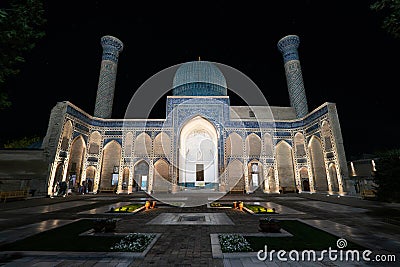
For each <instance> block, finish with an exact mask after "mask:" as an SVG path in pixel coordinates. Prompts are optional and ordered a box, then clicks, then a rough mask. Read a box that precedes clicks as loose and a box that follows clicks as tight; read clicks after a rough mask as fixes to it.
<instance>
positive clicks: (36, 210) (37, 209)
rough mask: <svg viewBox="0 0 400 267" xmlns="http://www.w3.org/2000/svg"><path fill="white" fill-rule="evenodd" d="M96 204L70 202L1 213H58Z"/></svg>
mask: <svg viewBox="0 0 400 267" xmlns="http://www.w3.org/2000/svg"><path fill="white" fill-rule="evenodd" d="M94 203H96V201H84V200H82V201H71V202H62V203H55V204H51V205H42V206H36V207H29V208H21V209H12V210H6V211H3V212H6V213H13V214H35V213H46V212H54V211H60V210H63V209H69V208H74V207H79V206H83V205H91V204H94Z"/></svg>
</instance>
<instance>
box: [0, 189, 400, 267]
mask: <svg viewBox="0 0 400 267" xmlns="http://www.w3.org/2000/svg"><path fill="white" fill-rule="evenodd" d="M147 199H149V197H148V196H147V195H145V194H144V193H135V194H133V195H129V196H124V195H111V194H101V195H79V196H68V197H66V198H54V199H50V198H35V199H28V200H25V201H10V202H7V203H1V204H0V211H1V212H0V245H2V244H5V243H10V242H13V241H15V240H19V239H21V238H24V237H26V236H29V235H33V234H36V233H38V232H41V231H44V230H47V229H52V228H55V227H59V226H61V225H63V224H65V223H69V222H72V221H74V220H79V219H81V218H95V217H104V216H107V215H106V214H105V213H104V212H105V211H107V210H109V208H110V207H113V206H114V207H116V206H118V205H121V204H123V203H130V202H144V201H146V200H147ZM238 200H242V201H244V202H249V203H254V202H256V203H260V204H262V205H264V206H265V207H275V208H276V210H277V211H278V212H279V214H276V215H273V216H275V217H276V218H281V219H301V220H303V221H304V222H306V223H308V224H310V225H313V226H315V227H317V228H320V229H323V230H325V231H327V232H330V233H332V234H335V235H337V236H339V237H342V238H345V239H346V240H347V241H353V242H355V243H359V244H360V245H363V246H364V247H367V248H369V249H371V250H372V251H373V252H374V255H375V254H379V253H380V254H382V255H389V254H390V255H391V254H393V255H394V254H395V255H396V257H397V264H396V263H386V264H382V262H380V263H377V262H370V263H365V262H337V261H335V262H332V261H322V262H289V261H288V262H284V261H280V260H278V259H275V260H274V261H272V262H270V261H265V262H263V261H260V260H258V259H257V257H256V256H255V255H254V253H253V255H250V254H246V255H245V254H234V253H230V254H224V255H223V258H216V257H213V250H212V246H211V240H210V235H211V234H216V233H256V232H257V229H258V219H259V218H260V216H257V215H252V214H249V213H247V212H245V211H239V210H232V209H215V208H207V207H206V205H203V206H200V207H192V208H190V207H187V208H184V207H166V206H158V207H159V208H156V209H152V210H149V211H141V212H138V213H136V214H131V215H126V216H119V217H120V218H121V220H120V222H119V223H118V225H117V229H116V232H120V233H128V232H141V233H160V234H161V235H160V237H159V239H158V240H157V241H156V242H155V243H154V246H153V247H152V248H151V249H150V250H149V252H148V253H147V254H146V256H145V257H143V258H135V257H133V256H132V254H131V253H119V254H118V253H87V252H86V253H83V252H73V253H72V252H69V253H68V252H38V251H36V252H26V251H23V252H12V251H3V252H0V266H176V267H178V266H179V267H183V266H226V267H230V266H232V267H236V266H367V265H368V266H369V265H375V266H396V265H398V262H399V261H400V255H399V254H398V253H399V252H400V226H399V225H396V224H389V223H387V220H386V218H385V217H379V216H374V211H376V210H379V209H382V208H390V209H391V210H397V211H398V212H400V205H397V204H385V203H379V202H375V201H367V200H361V199H358V198H353V197H334V196H329V197H328V196H326V195H320V194H313V195H309V194H285V195H264V194H261V193H254V194H251V195H242V194H236V195H235V194H228V195H226V196H225V197H223V198H222V199H220V201H227V202H232V201H238ZM168 214H170V215H168ZM171 214H172V215H171ZM218 214H223V215H222V217H221V215H218ZM165 216H166V217H165ZM387 216H390V214H388V215H387ZM164 217H165V218H164ZM160 218H161V219H160ZM163 218H164V219H166V220H163ZM218 218H219V219H218ZM222 218H224V219H225V222H226V221H228V222H232V223H233V224H231V223H225V224H223V223H221V224H220V223H219V220H222V221H224V220H223V219H222ZM168 220H169V223H168V222H167V221H168ZM207 220H208V221H207ZM151 222H153V223H154V222H156V223H155V224H152V223H151ZM171 222H172V223H171ZM204 222H206V223H204Z"/></svg>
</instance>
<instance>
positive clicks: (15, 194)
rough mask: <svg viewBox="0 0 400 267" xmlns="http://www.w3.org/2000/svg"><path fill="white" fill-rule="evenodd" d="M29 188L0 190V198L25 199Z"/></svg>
mask: <svg viewBox="0 0 400 267" xmlns="http://www.w3.org/2000/svg"><path fill="white" fill-rule="evenodd" d="M28 193H29V190H15V191H3V192H0V200H4V202H6V201H7V199H26V198H27V197H28Z"/></svg>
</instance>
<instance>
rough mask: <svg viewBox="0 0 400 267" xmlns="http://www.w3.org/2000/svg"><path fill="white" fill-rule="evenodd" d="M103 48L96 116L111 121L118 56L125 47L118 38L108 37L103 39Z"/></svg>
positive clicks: (95, 109)
mask: <svg viewBox="0 0 400 267" xmlns="http://www.w3.org/2000/svg"><path fill="white" fill-rule="evenodd" d="M101 46H102V47H103V56H102V60H101V68H100V77H99V84H98V87H97V96H96V106H95V108H94V116H95V117H99V118H104V119H109V118H111V113H112V106H113V99H114V89H115V78H116V76H117V66H118V55H119V53H120V52H121V51H122V48H123V47H124V45H123V43H122V42H121V41H120V40H118V39H117V38H115V37H113V36H109V35H107V36H103V37H102V38H101Z"/></svg>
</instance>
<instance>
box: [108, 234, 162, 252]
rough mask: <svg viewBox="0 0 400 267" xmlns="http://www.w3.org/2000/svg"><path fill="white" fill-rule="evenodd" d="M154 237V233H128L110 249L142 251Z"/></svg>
mask: <svg viewBox="0 0 400 267" xmlns="http://www.w3.org/2000/svg"><path fill="white" fill-rule="evenodd" d="M155 237H156V235H155V234H141V233H133V234H129V235H127V236H125V237H124V238H122V239H121V240H120V241H119V242H118V243H116V244H114V245H113V246H112V247H111V248H110V249H111V250H112V251H119V252H143V251H144V250H145V249H146V248H147V246H148V245H149V244H150V243H151V241H152V240H153V239H154V238H155Z"/></svg>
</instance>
